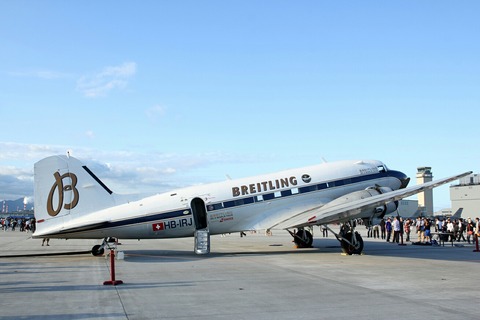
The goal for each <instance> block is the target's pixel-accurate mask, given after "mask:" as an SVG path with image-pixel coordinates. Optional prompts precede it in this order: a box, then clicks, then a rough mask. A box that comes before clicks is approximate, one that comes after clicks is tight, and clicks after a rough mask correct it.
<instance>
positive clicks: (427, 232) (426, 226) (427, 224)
mask: <svg viewBox="0 0 480 320" xmlns="http://www.w3.org/2000/svg"><path fill="white" fill-rule="evenodd" d="M423 229H424V233H425V236H424V240H425V242H430V241H431V240H432V239H431V237H430V221H429V220H428V219H427V218H425V219H423ZM422 242H423V241H422Z"/></svg>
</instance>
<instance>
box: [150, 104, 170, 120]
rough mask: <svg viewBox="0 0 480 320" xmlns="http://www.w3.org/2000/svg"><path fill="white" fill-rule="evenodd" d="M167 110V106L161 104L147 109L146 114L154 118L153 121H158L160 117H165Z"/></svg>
mask: <svg viewBox="0 0 480 320" xmlns="http://www.w3.org/2000/svg"><path fill="white" fill-rule="evenodd" d="M166 111H167V108H165V107H163V106H161V105H156V106H153V107H151V108H148V109H147V110H145V114H146V115H147V118H148V119H150V120H152V121H157V120H159V119H160V118H163V116H164V115H165V113H166Z"/></svg>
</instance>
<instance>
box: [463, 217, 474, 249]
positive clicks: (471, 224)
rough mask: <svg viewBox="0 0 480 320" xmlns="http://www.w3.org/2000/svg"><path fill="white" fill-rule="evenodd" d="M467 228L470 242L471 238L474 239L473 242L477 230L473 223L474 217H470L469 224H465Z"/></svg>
mask: <svg viewBox="0 0 480 320" xmlns="http://www.w3.org/2000/svg"><path fill="white" fill-rule="evenodd" d="M465 229H466V231H467V241H468V243H470V239H472V242H473V241H474V239H475V237H473V233H474V232H475V224H474V223H473V221H472V218H470V217H468V219H467V225H466V226H465Z"/></svg>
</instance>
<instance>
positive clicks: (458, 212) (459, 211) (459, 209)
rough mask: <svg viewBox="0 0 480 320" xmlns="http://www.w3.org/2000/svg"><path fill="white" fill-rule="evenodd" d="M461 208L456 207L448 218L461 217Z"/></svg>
mask: <svg viewBox="0 0 480 320" xmlns="http://www.w3.org/2000/svg"><path fill="white" fill-rule="evenodd" d="M462 211H463V208H458V210H457V211H456V212H455V213H454V214H453V215H452V216H451V217H450V219H459V218H461V217H462Z"/></svg>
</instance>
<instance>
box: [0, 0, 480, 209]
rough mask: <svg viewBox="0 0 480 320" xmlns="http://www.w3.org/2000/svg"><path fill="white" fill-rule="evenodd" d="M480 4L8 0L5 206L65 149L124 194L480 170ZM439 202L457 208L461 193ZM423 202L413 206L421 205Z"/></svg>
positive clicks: (29, 191)
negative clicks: (317, 170) (381, 167)
mask: <svg viewBox="0 0 480 320" xmlns="http://www.w3.org/2000/svg"><path fill="white" fill-rule="evenodd" d="M478 12H480V2H478V1H442V0H434V1H433V0H432V1H426V0H425V1H422V0H420V1H418V0H416V1H413V0H412V1H408V0H407V1H404V0H403V1H395V0H393V1H342V0H340V1H308V0H303V1H281V0H275V1H273V0H265V1H249V0H242V1H235V0H232V1H182V0H180V1H121V0H120V1H110V0H107V1H49V0H43V1H25V0H15V1H14V0H3V1H0V39H1V42H0V43H1V44H0V48H1V50H0V121H1V122H0V128H1V129H0V130H1V131H0V132H1V135H0V200H2V199H8V200H14V199H18V198H21V197H32V196H33V165H34V163H35V162H37V161H39V160H41V159H42V158H44V157H47V156H51V155H55V154H65V153H66V152H67V151H69V152H70V153H71V154H72V155H73V156H75V157H77V158H79V159H81V160H82V161H84V162H85V163H86V164H87V165H88V166H89V167H90V168H91V169H92V171H94V172H95V173H96V175H97V176H98V177H100V178H101V179H102V180H103V181H104V182H105V183H106V184H107V185H108V186H109V187H110V189H112V190H114V191H115V192H118V193H151V192H166V191H168V190H169V189H172V188H178V187H183V186H189V185H196V184H204V183H209V182H216V181H222V180H225V179H226V178H227V176H228V177H231V178H241V177H247V176H252V175H258V174H263V173H270V172H275V171H279V170H283V169H290V168H295V167H301V166H307V165H313V164H316V163H320V162H322V161H329V162H332V161H335V160H345V159H378V160H381V161H383V162H385V163H386V164H387V166H388V167H389V168H391V169H396V170H400V171H403V172H405V173H406V174H407V175H409V176H410V177H412V183H413V184H414V183H415V174H416V172H417V167H419V166H431V167H432V172H433V176H434V179H435V178H442V177H446V176H450V175H454V174H457V173H461V172H465V171H473V172H474V173H478V172H480V168H479V161H478V160H479V159H480V149H479V143H478V141H479V138H480V134H479V129H478V128H479V126H478V122H479V121H480V59H479V57H480V32H479V31H480V19H478ZM433 195H434V207H435V210H440V209H442V208H448V207H450V196H449V187H448V185H446V186H442V187H439V188H436V189H435V190H434V193H433ZM410 199H416V198H415V197H413V198H410Z"/></svg>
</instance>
